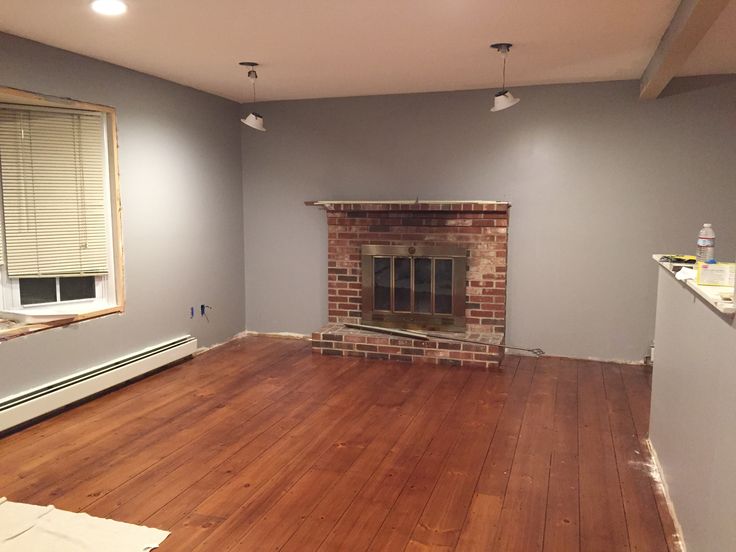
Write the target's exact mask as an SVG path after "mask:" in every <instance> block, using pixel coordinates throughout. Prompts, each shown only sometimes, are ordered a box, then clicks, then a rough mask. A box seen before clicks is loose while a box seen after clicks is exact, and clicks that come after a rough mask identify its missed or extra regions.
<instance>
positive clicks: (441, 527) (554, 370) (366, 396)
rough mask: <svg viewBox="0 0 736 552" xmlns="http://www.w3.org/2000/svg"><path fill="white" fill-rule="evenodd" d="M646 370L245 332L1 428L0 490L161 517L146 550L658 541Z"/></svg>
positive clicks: (668, 539)
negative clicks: (413, 352) (446, 359)
mask: <svg viewBox="0 0 736 552" xmlns="http://www.w3.org/2000/svg"><path fill="white" fill-rule="evenodd" d="M650 381H651V379H650V377H649V375H648V373H647V372H646V369H644V368H642V367H637V366H625V365H616V364H607V363H598V362H586V361H575V360H569V359H559V358H540V359H535V358H530V357H514V356H511V357H507V358H506V360H505V361H504V364H503V366H502V368H501V369H499V370H496V371H491V372H485V371H479V370H464V369H459V368H451V367H437V366H433V365H420V364H414V365H412V364H400V363H398V364H397V363H387V362H384V361H366V360H353V359H349V358H342V357H322V356H317V355H312V353H311V352H310V348H309V344H308V343H306V342H304V341H291V340H283V339H274V338H265V337H248V338H244V339H241V340H237V341H233V342H230V343H228V344H226V345H223V346H221V347H218V348H216V349H214V350H212V351H210V352H207V353H205V354H203V355H200V356H198V357H196V358H194V359H192V360H189V361H187V362H184V363H181V364H179V365H177V366H174V367H172V368H170V369H168V370H165V371H162V372H160V373H157V374H155V375H153V376H151V377H148V378H146V379H144V380H141V381H138V382H135V383H133V384H131V385H128V386H126V387H124V388H122V389H119V390H117V391H114V392H112V393H109V394H107V395H104V396H102V397H100V398H98V399H96V400H94V401H91V402H89V403H86V404H83V405H81V406H79V407H77V408H74V409H72V410H69V411H67V412H64V413H62V414H60V415H58V416H56V417H54V418H50V419H48V420H45V421H43V422H41V423H39V424H36V425H34V426H32V427H30V428H27V429H25V430H23V431H20V432H17V433H15V434H12V435H9V436H7V437H5V438H3V439H0V496H7V497H8V498H9V499H10V500H14V501H20V502H30V503H35V504H49V503H53V504H55V505H56V506H57V507H59V508H64V509H67V510H73V511H84V512H88V513H89V514H91V515H95V516H102V517H110V518H113V519H118V520H121V521H128V522H132V523H139V524H145V525H149V526H154V527H159V528H162V529H168V530H170V531H171V532H172V534H171V536H170V537H169V538H168V539H167V540H166V541H165V542H164V544H163V546H162V547H161V548H160V550H162V551H163V552H166V551H189V550H192V551H205V550H211V551H218V552H221V551H227V550H236V551H248V550H259V551H260V550H285V551H286V550H288V551H307V550H321V551H350V552H353V551H361V550H386V551H393V550H407V551H422V550H447V551H450V550H458V551H460V550H462V551H488V550H497V551H500V552H515V551H545V552H556V551H559V552H575V551H582V552H588V551H591V552H608V551H619V550H631V551H646V552H658V551H667V550H669V551H670V552H674V550H675V548H674V542H675V540H674V539H673V538H672V533H673V531H674V525H673V523H672V520H671V519H670V517H669V514H668V513H667V510H666V505H665V503H664V502H663V500H662V497H661V496H660V495H658V494H657V493H658V490H657V487H656V485H654V484H653V482H652V481H651V478H650V477H649V468H648V464H649V463H650V461H651V459H650V458H649V453H648V449H647V448H646V446H645V445H644V441H643V440H644V439H645V437H646V431H647V428H648V424H649V420H648V416H649V394H650Z"/></svg>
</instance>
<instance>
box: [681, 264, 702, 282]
mask: <svg viewBox="0 0 736 552" xmlns="http://www.w3.org/2000/svg"><path fill="white" fill-rule="evenodd" d="M697 275H698V273H697V272H695V270H693V269H692V268H690V267H684V268H681V269H680V270H678V271H677V272H675V278H677V279H678V280H681V281H685V280H694V279H695V277H696V276H697Z"/></svg>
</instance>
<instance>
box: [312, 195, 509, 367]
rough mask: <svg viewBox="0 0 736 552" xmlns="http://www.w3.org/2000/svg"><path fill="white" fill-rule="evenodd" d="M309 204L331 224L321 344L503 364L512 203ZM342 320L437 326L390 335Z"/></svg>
mask: <svg viewBox="0 0 736 552" xmlns="http://www.w3.org/2000/svg"><path fill="white" fill-rule="evenodd" d="M308 205H314V206H318V207H321V208H323V209H324V210H325V211H326V213H327V224H328V254H327V263H328V264H327V279H328V281H327V286H328V317H329V318H328V325H327V326H325V327H324V328H322V329H320V330H319V331H317V332H314V333H313V334H312V347H313V350H314V351H315V352H317V353H321V354H326V355H342V356H357V357H366V358H376V359H387V360H399V361H417V360H426V361H430V362H434V363H440V364H450V365H462V366H475V367H483V368H491V367H495V366H498V364H499V363H500V361H501V358H502V356H503V343H504V333H505V328H506V256H507V243H508V242H507V238H508V235H507V230H508V220H509V219H508V217H509V204H508V203H503V202H493V201H383V202H366V201H315V202H309V203H308ZM453 270H454V273H453V272H452V271H453ZM379 286H380V287H379ZM366 313H370V314H366ZM346 323H353V324H355V323H357V324H360V323H363V324H368V325H373V326H385V327H390V328H406V329H414V330H419V331H423V330H425V329H426V330H433V331H432V334H433V337H432V338H431V339H429V340H426V341H425V340H419V339H413V338H407V337H400V336H393V335H385V334H381V333H376V332H368V331H364V330H358V329H352V328H347V327H345V326H344V324H346ZM443 325H444V326H443Z"/></svg>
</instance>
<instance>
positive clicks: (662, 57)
mask: <svg viewBox="0 0 736 552" xmlns="http://www.w3.org/2000/svg"><path fill="white" fill-rule="evenodd" d="M728 2H729V0H681V1H680V5H679V6H678V7H677V11H676V12H675V15H674V16H673V17H672V21H670V25H669V27H667V30H666V31H665V32H664V35H662V40H660V41H659V46H658V47H657V50H656V51H655V52H654V55H653V56H652V59H651V60H649V65H647V68H646V69H644V73H643V74H642V76H641V83H640V87H639V98H640V99H642V100H652V99H654V98H657V97H658V96H659V95H660V94H661V93H662V90H664V88H665V87H666V86H667V84H668V83H669V82H670V81H671V80H672V78H673V77H674V76H675V73H677V71H679V70H680V68H681V67H682V65H683V64H684V63H685V60H687V58H688V56H689V55H690V53H691V52H692V51H693V50H694V49H695V47H696V46H697V45H698V43H699V42H700V40H701V39H702V38H703V37H704V36H705V33H707V32H708V29H710V28H711V26H712V25H713V23H714V22H715V20H716V19H718V16H719V15H720V13H721V12H722V11H723V8H725V7H726V4H728Z"/></svg>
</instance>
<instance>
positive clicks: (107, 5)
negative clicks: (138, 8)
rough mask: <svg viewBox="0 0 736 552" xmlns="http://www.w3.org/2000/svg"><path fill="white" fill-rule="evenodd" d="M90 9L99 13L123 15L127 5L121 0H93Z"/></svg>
mask: <svg viewBox="0 0 736 552" xmlns="http://www.w3.org/2000/svg"><path fill="white" fill-rule="evenodd" d="M91 6H92V9H93V10H94V11H95V12H96V13H99V14H101V15H123V14H124V13H125V12H126V11H128V6H126V5H125V2H123V0H94V2H92V4H91Z"/></svg>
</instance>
